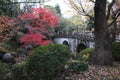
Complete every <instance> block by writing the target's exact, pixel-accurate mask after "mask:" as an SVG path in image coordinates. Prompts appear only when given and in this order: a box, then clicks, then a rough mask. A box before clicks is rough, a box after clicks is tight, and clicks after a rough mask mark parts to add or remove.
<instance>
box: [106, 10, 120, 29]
mask: <svg viewBox="0 0 120 80" xmlns="http://www.w3.org/2000/svg"><path fill="white" fill-rule="evenodd" d="M119 16H120V9H118V11H117V12H116V15H115V18H114V20H113V21H112V22H111V23H110V24H109V25H108V27H110V26H111V25H112V24H113V23H115V22H116V20H117V18H118V17H119Z"/></svg>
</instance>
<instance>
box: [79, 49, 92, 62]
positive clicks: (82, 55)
mask: <svg viewBox="0 0 120 80" xmlns="http://www.w3.org/2000/svg"><path fill="white" fill-rule="evenodd" d="M93 52H94V48H86V49H84V50H82V51H81V52H80V53H79V58H78V60H80V61H85V62H88V60H89V58H90V56H91V55H92V54H93Z"/></svg>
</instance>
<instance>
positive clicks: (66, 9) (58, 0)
mask: <svg viewBox="0 0 120 80" xmlns="http://www.w3.org/2000/svg"><path fill="white" fill-rule="evenodd" d="M45 4H46V5H51V6H55V5H56V4H59V6H60V9H61V13H62V15H63V17H65V18H69V17H71V16H72V15H74V13H75V11H74V10H73V9H71V8H70V6H68V5H67V4H66V2H65V1H64V0H51V1H50V2H47V3H45Z"/></svg>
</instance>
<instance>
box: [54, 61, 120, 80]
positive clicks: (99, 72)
mask: <svg viewBox="0 0 120 80" xmlns="http://www.w3.org/2000/svg"><path fill="white" fill-rule="evenodd" d="M55 80H120V63H115V64H114V65H113V66H97V65H89V68H88V70H87V71H83V72H74V71H72V70H69V69H68V70H65V71H64V73H63V74H62V75H60V76H59V77H57V78H56V79H55Z"/></svg>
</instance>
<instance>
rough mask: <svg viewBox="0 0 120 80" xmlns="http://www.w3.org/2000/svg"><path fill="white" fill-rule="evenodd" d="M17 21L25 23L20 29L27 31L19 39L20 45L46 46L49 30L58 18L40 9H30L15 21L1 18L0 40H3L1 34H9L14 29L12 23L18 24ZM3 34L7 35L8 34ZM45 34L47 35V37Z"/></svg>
mask: <svg viewBox="0 0 120 80" xmlns="http://www.w3.org/2000/svg"><path fill="white" fill-rule="evenodd" d="M18 19H19V21H22V22H26V23H25V24H24V26H22V27H25V28H27V29H28V32H27V33H26V34H24V35H23V36H22V37H21V38H20V42H21V43H24V44H25V45H29V44H34V45H46V44H49V43H51V41H50V39H48V36H50V34H51V32H52V31H51V29H53V28H55V27H56V26H57V24H58V17H57V16H56V15H53V14H52V13H51V11H50V10H49V9H46V8H42V7H40V8H32V9H31V10H30V12H25V13H23V14H22V15H20V16H18V18H16V19H11V18H8V17H5V16H1V17H0V39H1V38H4V36H3V35H2V34H3V32H5V31H7V32H9V31H11V30H13V29H15V26H14V23H16V24H19V21H18ZM13 27H14V28H13ZM20 27H21V26H20ZM16 29H17V26H16ZM18 29H19V28H18ZM5 34H6V35H8V34H9V33H5ZM45 34H47V36H46V35H45ZM1 35H2V36H1Z"/></svg>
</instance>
